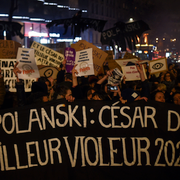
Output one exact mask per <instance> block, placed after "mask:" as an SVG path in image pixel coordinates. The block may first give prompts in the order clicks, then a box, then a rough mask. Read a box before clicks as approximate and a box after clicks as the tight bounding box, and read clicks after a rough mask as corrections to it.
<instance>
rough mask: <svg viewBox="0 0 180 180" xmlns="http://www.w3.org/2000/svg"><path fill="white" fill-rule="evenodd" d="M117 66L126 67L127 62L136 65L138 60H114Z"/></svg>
mask: <svg viewBox="0 0 180 180" xmlns="http://www.w3.org/2000/svg"><path fill="white" fill-rule="evenodd" d="M115 61H116V62H117V63H118V64H119V66H121V67H122V66H126V65H127V64H128V62H132V63H136V62H137V61H138V59H136V58H134V59H117V60H115Z"/></svg>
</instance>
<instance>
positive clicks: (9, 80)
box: [0, 59, 36, 92]
mask: <svg viewBox="0 0 180 180" xmlns="http://www.w3.org/2000/svg"><path fill="white" fill-rule="evenodd" d="M15 64H16V59H0V66H1V71H2V72H1V73H2V75H3V77H4V84H5V85H6V86H7V87H8V88H9V91H10V92H16V76H15V74H14V73H13V68H14V65H15ZM35 80H36V79H29V78H28V79H25V80H24V89H25V91H26V92H30V91H31V86H32V82H34V81H35Z"/></svg>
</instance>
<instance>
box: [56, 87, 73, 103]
mask: <svg viewBox="0 0 180 180" xmlns="http://www.w3.org/2000/svg"><path fill="white" fill-rule="evenodd" d="M56 93H57V94H58V95H57V99H62V98H65V99H66V100H69V99H71V98H72V91H71V89H70V88H68V87H67V86H57V87H56Z"/></svg>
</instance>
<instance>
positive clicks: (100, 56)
mask: <svg viewBox="0 0 180 180" xmlns="http://www.w3.org/2000/svg"><path fill="white" fill-rule="evenodd" d="M71 47H72V48H74V49H75V50H76V51H81V50H83V49H88V48H92V49H93V64H94V74H95V76H97V75H98V72H99V71H100V69H101V67H102V66H103V62H104V61H105V59H106V57H107V56H108V54H107V53H105V52H104V51H102V50H101V49H99V48H97V47H96V46H95V45H93V44H92V43H89V42H87V41H85V40H80V41H78V42H77V43H76V44H71Z"/></svg>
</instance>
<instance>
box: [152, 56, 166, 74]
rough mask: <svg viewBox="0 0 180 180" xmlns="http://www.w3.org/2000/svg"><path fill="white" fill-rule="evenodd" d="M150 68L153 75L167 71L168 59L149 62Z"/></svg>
mask: <svg viewBox="0 0 180 180" xmlns="http://www.w3.org/2000/svg"><path fill="white" fill-rule="evenodd" d="M149 68H150V73H151V74H156V73H160V72H163V71H167V70H168V65H167V59H166V58H160V59H157V60H153V61H149Z"/></svg>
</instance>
